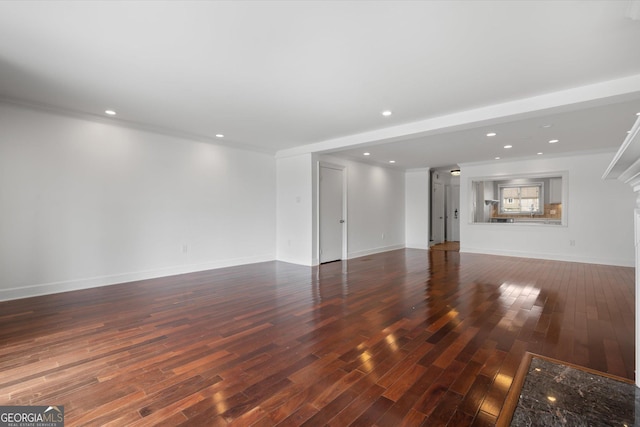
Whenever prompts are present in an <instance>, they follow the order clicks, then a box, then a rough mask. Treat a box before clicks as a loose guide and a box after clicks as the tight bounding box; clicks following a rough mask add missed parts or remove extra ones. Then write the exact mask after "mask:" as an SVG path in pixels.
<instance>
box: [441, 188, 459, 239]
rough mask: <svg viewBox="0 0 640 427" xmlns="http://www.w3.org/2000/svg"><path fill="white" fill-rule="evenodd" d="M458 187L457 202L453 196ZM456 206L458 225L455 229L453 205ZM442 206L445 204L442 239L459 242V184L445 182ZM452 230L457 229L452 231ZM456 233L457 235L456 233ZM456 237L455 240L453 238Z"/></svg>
mask: <svg viewBox="0 0 640 427" xmlns="http://www.w3.org/2000/svg"><path fill="white" fill-rule="evenodd" d="M456 188H457V189H458V198H457V203H455V202H454V201H456V198H455V197H454V195H453V194H454V192H455V191H454V190H455V189H456ZM456 205H457V207H458V218H457V219H458V226H457V230H456V223H455V220H456V218H455V212H454V209H453V208H454V207H456ZM444 206H445V219H446V221H445V229H444V240H445V241H447V242H454V241H455V242H459V241H460V185H459V184H446V185H445V192H444ZM454 231H457V233H456V232H454ZM456 234H457V235H456ZM456 237H457V240H455V238H456Z"/></svg>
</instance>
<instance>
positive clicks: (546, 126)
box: [542, 123, 553, 129]
mask: <svg viewBox="0 0 640 427" xmlns="http://www.w3.org/2000/svg"><path fill="white" fill-rule="evenodd" d="M551 126H553V125H552V124H550V123H549V124H546V125H542V127H543V128H545V129H549V128H550V127H551Z"/></svg>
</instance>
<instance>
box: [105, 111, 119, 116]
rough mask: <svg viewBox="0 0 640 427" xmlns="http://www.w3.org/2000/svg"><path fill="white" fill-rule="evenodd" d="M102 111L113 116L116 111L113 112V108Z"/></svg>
mask: <svg viewBox="0 0 640 427" xmlns="http://www.w3.org/2000/svg"><path fill="white" fill-rule="evenodd" d="M104 113H105V114H108V115H110V116H115V115H116V112H115V111H113V110H104Z"/></svg>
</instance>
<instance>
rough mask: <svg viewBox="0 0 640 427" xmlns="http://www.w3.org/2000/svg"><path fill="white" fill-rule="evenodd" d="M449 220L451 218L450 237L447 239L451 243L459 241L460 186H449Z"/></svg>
mask: <svg viewBox="0 0 640 427" xmlns="http://www.w3.org/2000/svg"><path fill="white" fill-rule="evenodd" d="M449 206H450V209H451V211H450V213H449V215H450V218H451V228H450V229H449V230H451V235H450V236H449V237H448V238H447V240H450V241H452V242H459V241H460V186H459V185H453V186H451V201H450V203H449Z"/></svg>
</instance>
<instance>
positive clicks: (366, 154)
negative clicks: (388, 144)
mask: <svg viewBox="0 0 640 427" xmlns="http://www.w3.org/2000/svg"><path fill="white" fill-rule="evenodd" d="M362 155H363V156H370V155H371V153H362Z"/></svg>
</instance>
